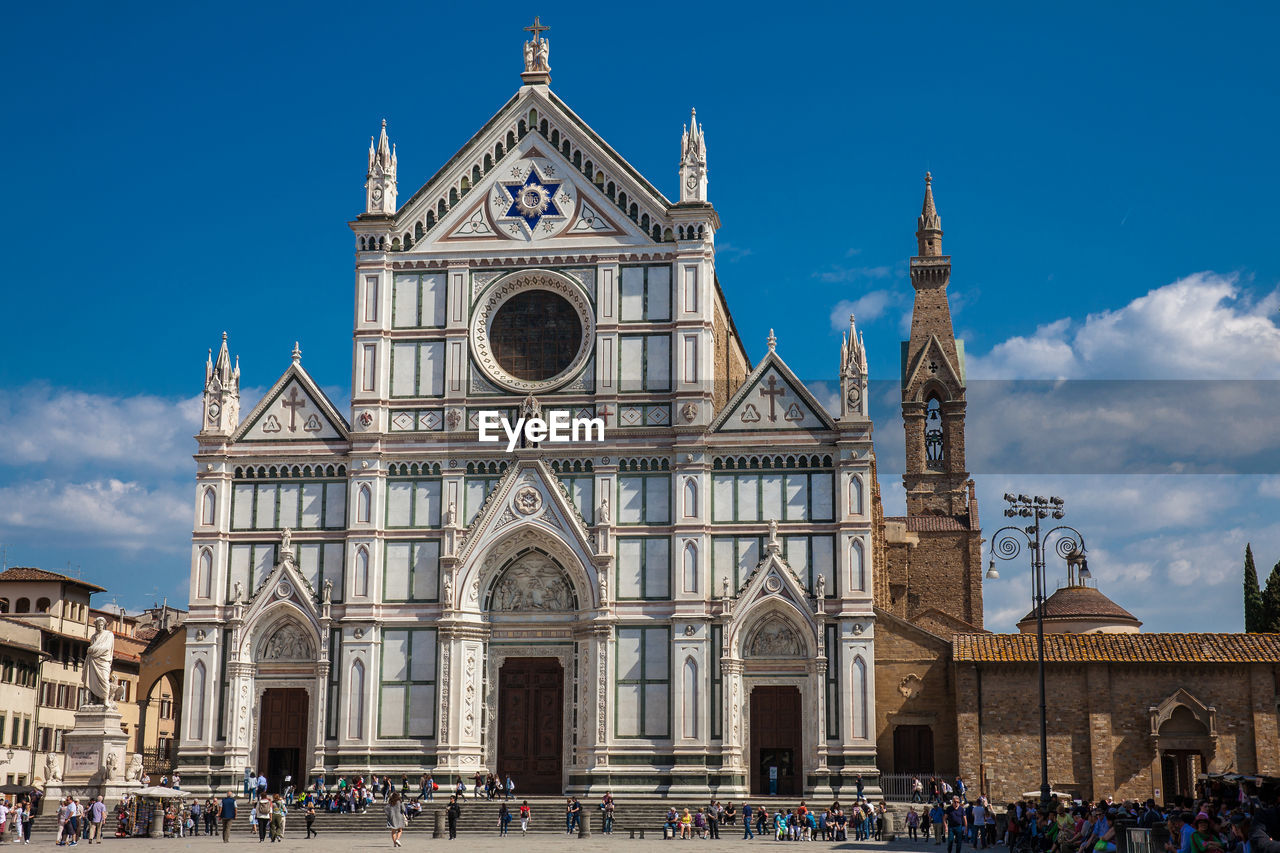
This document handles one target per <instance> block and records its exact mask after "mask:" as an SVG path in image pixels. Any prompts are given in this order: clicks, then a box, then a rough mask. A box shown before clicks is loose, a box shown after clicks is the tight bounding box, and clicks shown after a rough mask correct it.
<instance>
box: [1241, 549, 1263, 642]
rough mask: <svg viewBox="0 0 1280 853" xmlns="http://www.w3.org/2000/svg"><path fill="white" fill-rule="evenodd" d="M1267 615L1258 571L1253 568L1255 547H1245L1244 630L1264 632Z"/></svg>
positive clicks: (1251, 632) (1252, 632)
mask: <svg viewBox="0 0 1280 853" xmlns="http://www.w3.org/2000/svg"><path fill="white" fill-rule="evenodd" d="M1264 619H1265V613H1264V611H1263V606H1262V590H1260V589H1259V588H1258V570H1257V569H1256V568H1254V566H1253V547H1252V546H1251V545H1245V546H1244V629H1245V631H1246V632H1248V633H1250V634H1254V633H1257V632H1258V631H1261V630H1262V626H1263V622H1264Z"/></svg>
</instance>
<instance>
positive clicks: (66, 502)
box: [0, 479, 194, 550]
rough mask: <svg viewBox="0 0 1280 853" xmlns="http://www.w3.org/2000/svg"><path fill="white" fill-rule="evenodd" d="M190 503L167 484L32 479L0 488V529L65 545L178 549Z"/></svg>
mask: <svg viewBox="0 0 1280 853" xmlns="http://www.w3.org/2000/svg"><path fill="white" fill-rule="evenodd" d="M191 501H192V498H191V495H190V490H189V489H185V488H181V487H179V486H176V485H170V484H168V483H163V484H154V483H152V484H147V483H140V482H122V481H120V480H115V479H98V480H90V481H87V482H79V483H67V482H55V481H54V480H49V479H44V480H36V481H33V482H24V483H14V484H12V485H7V486H0V525H3V527H4V528H6V529H7V530H11V531H14V532H16V533H18V534H21V533H22V532H24V531H25V532H29V533H30V532H38V533H41V534H45V535H53V536H56V537H59V538H60V539H63V540H65V541H66V543H67V544H72V543H77V542H83V541H85V540H89V539H92V540H94V542H95V543H96V544H99V545H101V546H103V547H108V548H109V547H117V548H125V549H137V548H160V549H166V550H167V549H180V548H183V547H185V545H186V543H187V540H188V539H189V538H190V531H191V522H192V513H193V511H194V510H193V505H192V503H191Z"/></svg>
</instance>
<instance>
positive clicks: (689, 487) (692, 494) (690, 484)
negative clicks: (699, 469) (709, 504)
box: [684, 477, 698, 518]
mask: <svg viewBox="0 0 1280 853" xmlns="http://www.w3.org/2000/svg"><path fill="white" fill-rule="evenodd" d="M684 517H685V518H697V517H698V481H697V480H695V479H694V478H693V477H685V480H684Z"/></svg>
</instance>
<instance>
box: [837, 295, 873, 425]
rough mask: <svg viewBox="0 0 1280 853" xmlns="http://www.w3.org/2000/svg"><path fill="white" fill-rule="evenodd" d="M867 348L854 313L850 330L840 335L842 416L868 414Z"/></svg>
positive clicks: (850, 318) (850, 316)
mask: <svg viewBox="0 0 1280 853" xmlns="http://www.w3.org/2000/svg"><path fill="white" fill-rule="evenodd" d="M866 388H867V348H866V345H865V344H864V343H863V340H862V334H861V333H860V332H859V331H858V325H857V323H856V322H855V321H854V318H853V315H852V314H850V315H849V331H848V332H846V333H844V334H843V335H841V337H840V417H841V418H850V417H858V416H861V415H865V414H866V402H865V400H866V396H867V395H866Z"/></svg>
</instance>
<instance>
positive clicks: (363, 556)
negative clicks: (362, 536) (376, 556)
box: [355, 545, 369, 597]
mask: <svg viewBox="0 0 1280 853" xmlns="http://www.w3.org/2000/svg"><path fill="white" fill-rule="evenodd" d="M355 594H356V595H357V596H361V597H365V596H368V595H369V549H368V548H366V547H365V546H363V545H361V546H360V547H358V548H356V566H355Z"/></svg>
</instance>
